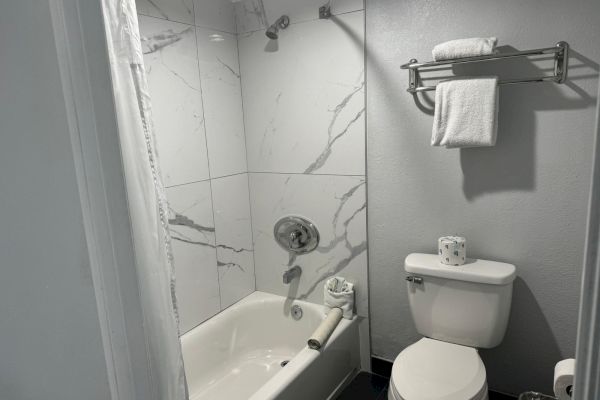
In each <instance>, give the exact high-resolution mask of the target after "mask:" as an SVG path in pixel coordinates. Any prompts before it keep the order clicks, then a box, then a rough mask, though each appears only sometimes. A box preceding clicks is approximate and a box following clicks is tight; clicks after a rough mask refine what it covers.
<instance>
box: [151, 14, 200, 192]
mask: <svg viewBox="0 0 600 400" xmlns="http://www.w3.org/2000/svg"><path fill="white" fill-rule="evenodd" d="M140 34H141V36H142V48H143V51H144V64H145V67H146V71H147V74H148V85H149V90H150V96H151V99H152V117H153V121H154V128H155V132H156V139H157V147H158V154H159V160H160V164H161V170H162V173H163V178H164V181H165V185H166V186H172V185H180V184H183V183H189V182H195V181H200V180H205V179H208V178H209V171H208V156H207V150H206V137H205V131H204V117H203V108H202V95H201V90H200V76H199V73H198V58H197V51H196V37H195V28H194V27H193V26H190V25H185V24H180V23H177V22H170V21H165V20H160V19H156V18H149V17H144V16H141V17H140Z"/></svg>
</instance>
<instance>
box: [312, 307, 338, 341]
mask: <svg viewBox="0 0 600 400" xmlns="http://www.w3.org/2000/svg"><path fill="white" fill-rule="evenodd" d="M341 320H342V310H341V309H339V308H332V309H331V311H329V313H328V314H327V317H325V319H324V320H323V322H321V324H320V325H319V326H318V327H317V329H316V330H315V331H314V333H313V334H312V335H311V336H310V338H309V339H308V347H310V348H311V349H315V350H319V349H320V348H321V347H323V345H324V344H325V342H327V339H329V336H331V334H332V333H333V331H334V330H335V328H336V327H337V325H338V324H339V323H340V321H341Z"/></svg>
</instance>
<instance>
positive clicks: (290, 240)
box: [273, 216, 319, 254]
mask: <svg viewBox="0 0 600 400" xmlns="http://www.w3.org/2000/svg"><path fill="white" fill-rule="evenodd" d="M273 235H274V236H275V240H276V241H277V243H279V245H280V246H281V247H282V248H283V249H284V250H286V251H289V252H291V253H296V254H303V253H309V252H311V251H313V250H314V249H316V248H317V246H318V245H319V231H318V230H317V227H316V226H315V225H314V224H313V223H312V222H310V221H309V220H307V219H305V218H302V217H295V216H289V217H283V218H281V219H280V220H279V221H277V223H276V224H275V228H274V229H273Z"/></svg>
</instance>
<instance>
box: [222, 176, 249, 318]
mask: <svg viewBox="0 0 600 400" xmlns="http://www.w3.org/2000/svg"><path fill="white" fill-rule="evenodd" d="M212 191H213V204H214V213H215V229H216V237H217V265H218V269H219V282H220V287H221V308H226V307H228V306H230V305H231V304H233V303H235V302H236V301H238V300H240V299H241V298H243V297H245V296H247V295H249V294H250V293H252V292H253V291H254V290H255V278H254V254H253V251H252V248H253V245H252V223H251V217H250V195H249V193H248V175H247V174H239V175H234V176H228V177H225V178H219V179H213V180H212Z"/></svg>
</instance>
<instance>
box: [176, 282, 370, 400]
mask: <svg viewBox="0 0 600 400" xmlns="http://www.w3.org/2000/svg"><path fill="white" fill-rule="evenodd" d="M296 304H297V305H299V306H300V307H301V308H302V311H303V316H302V318H301V319H300V320H298V321H296V320H294V319H293V318H292V316H291V315H290V309H291V307H292V305H296ZM324 316H325V308H324V307H323V306H319V305H316V304H312V303H307V302H304V301H295V300H294V301H292V300H287V299H286V298H285V297H281V296H276V295H272V294H267V293H263V292H254V293H252V294H251V295H249V296H248V297H246V298H244V299H242V300H240V301H239V302H238V303H236V304H235V305H233V306H231V307H230V308H228V309H226V310H225V311H223V312H221V313H220V314H218V315H216V316H214V317H213V318H211V319H210V320H208V321H206V322H205V323H203V324H202V325H200V326H198V327H196V328H194V329H192V330H191V331H189V332H188V333H186V334H185V335H183V336H182V338H181V342H182V347H183V358H184V362H185V370H186V376H187V380H188V387H189V391H190V400H207V399H211V400H245V399H249V400H266V399H281V400H295V399H302V400H306V399H311V400H325V399H328V398H330V397H332V396H333V395H334V394H335V393H336V392H337V390H338V389H339V388H341V387H342V386H343V384H344V383H345V382H346V381H348V380H349V379H351V378H352V377H353V376H354V374H355V373H356V372H357V371H358V369H359V368H360V350H359V336H358V323H357V320H356V317H355V318H354V319H353V320H346V319H343V320H342V321H341V322H340V324H339V325H338V327H337V328H336V330H335V331H334V332H333V334H332V336H331V337H330V338H329V340H328V341H327V344H326V345H325V347H324V348H323V349H321V350H320V351H317V350H312V349H310V348H308V347H307V346H306V341H307V339H308V337H309V336H310V334H311V333H312V332H313V331H314V329H315V328H316V327H317V326H318V325H319V323H320V322H321V321H322V320H323V318H324ZM286 360H290V361H289V363H288V364H287V365H286V366H285V367H282V366H281V363H282V362H283V361H286Z"/></svg>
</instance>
